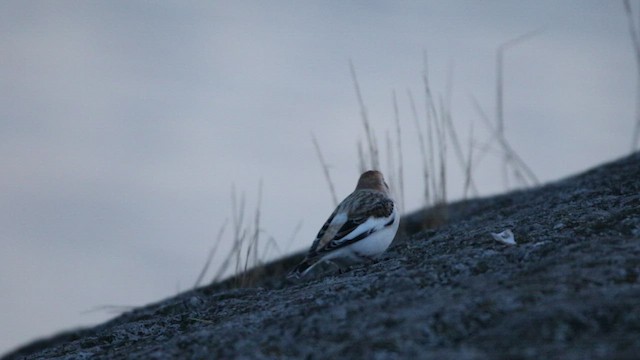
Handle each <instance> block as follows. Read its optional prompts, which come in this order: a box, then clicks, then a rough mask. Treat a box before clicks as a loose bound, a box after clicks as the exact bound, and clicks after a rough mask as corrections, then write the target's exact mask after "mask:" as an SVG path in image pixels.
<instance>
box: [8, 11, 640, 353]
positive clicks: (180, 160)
mask: <svg viewBox="0 0 640 360" xmlns="http://www.w3.org/2000/svg"><path fill="white" fill-rule="evenodd" d="M537 30H539V31H540V32H538V33H537V34H536V35H535V36H533V37H531V38H529V39H528V40H527V41H525V42H523V43H520V44H518V45H517V46H514V47H513V48H511V49H510V50H508V52H507V53H506V57H505V66H504V79H505V88H504V94H505V96H504V104H505V105H504V114H505V115H504V116H505V129H506V135H507V138H508V139H509V141H510V142H511V144H512V146H513V147H514V148H515V150H516V151H517V152H518V154H519V155H520V156H521V157H522V158H523V159H524V160H525V161H526V163H527V164H528V165H529V166H530V167H531V169H532V170H533V171H534V172H535V174H536V176H537V177H538V178H539V179H540V180H541V181H542V182H543V183H544V182H549V181H553V180H556V179H560V178H562V177H565V176H568V175H572V174H574V173H576V172H579V171H582V170H586V169H588V168H589V167H592V166H595V165H598V164H600V163H602V162H604V161H608V160H613V159H615V158H618V157H620V156H623V155H626V154H627V153H629V150H630V144H631V132H632V129H633V116H634V106H635V105H634V98H635V78H636V70H635V64H634V62H633V61H634V57H633V53H632V51H631V46H630V40H629V35H628V28H627V23H626V18H625V15H624V11H623V7H622V3H621V2H618V1H601V0H592V1H588V0H575V1H569V0H566V1H556V0H548V1H527V2H523V1H447V2H444V1H423V2H411V1H408V2H396V1H386V2H383V1H350V2H338V1H334V2H327V1H325V2H299V1H280V2H238V1H227V2H221V1H202V2H197V1H193V2H190V3H189V4H188V5H185V3H184V2H182V1H175V2H172V1H162V2H158V1H102V2H97V1H83V2H71V1H55V2H44V1H2V2H0V82H1V84H2V86H0V242H1V244H2V247H1V251H0V309H2V311H0V324H2V325H1V327H0V353H4V352H6V351H8V350H9V349H10V348H14V347H16V346H18V345H19V344H22V343H25V342H26V341H29V340H32V339H34V338H37V337H41V336H46V335H51V334H53V333H55V332H58V331H60V330H64V329H69V328H72V327H75V326H79V325H90V324H95V323H98V322H101V321H104V320H106V319H108V318H109V317H111V316H113V315H112V314H110V313H108V312H105V311H89V312H87V311H88V310H91V309H93V308H95V307H97V306H101V305H132V306H136V305H143V304H146V303H149V302H154V301H158V300H161V299H163V298H165V297H167V296H171V295H173V294H175V293H176V292H177V291H183V290H185V289H188V288H189V287H190V286H193V283H194V281H195V279H196V277H197V275H198V273H199V271H200V269H201V268H202V266H203V264H204V261H205V259H206V254H207V252H208V251H209V249H210V248H211V246H212V245H213V243H214V240H215V237H216V233H217V232H218V230H219V229H220V227H221V226H222V225H223V224H224V222H225V219H230V218H231V189H232V185H234V186H235V188H236V189H237V191H238V193H240V192H243V191H244V192H245V194H246V204H247V205H246V206H247V208H248V209H249V210H251V211H253V209H254V208H255V207H256V202H257V196H258V187H259V183H260V182H261V181H262V184H263V196H262V208H261V209H262V219H261V230H262V231H263V232H262V236H263V237H264V238H267V237H273V239H275V241H276V243H277V244H278V247H279V248H280V252H278V251H276V250H274V249H272V250H271V251H270V253H269V254H267V255H266V257H268V258H273V257H277V256H281V255H283V254H286V253H290V252H292V251H299V250H302V249H304V248H306V247H308V246H309V245H310V244H311V241H312V239H313V237H314V235H315V233H316V232H317V230H318V228H319V227H320V225H321V224H322V223H323V222H324V220H325V219H326V217H327V216H328V215H329V213H330V212H331V211H332V210H333V203H332V200H331V196H330V193H329V190H328V186H327V185H326V182H325V179H324V177H323V175H322V171H321V168H320V165H319V163H318V160H317V158H316V154H315V152H314V148H313V144H312V142H311V133H314V134H315V136H316V137H317V139H318V141H319V143H320V146H321V147H322V150H323V155H324V157H325V159H326V161H327V162H328V163H329V165H330V171H331V175H332V178H333V181H334V183H335V187H336V192H337V194H338V197H340V198H342V197H344V196H346V195H347V194H348V193H349V192H351V191H352V189H353V187H354V186H355V183H356V180H357V177H358V175H359V174H358V156H357V143H358V141H363V140H364V139H365V136H364V131H363V126H362V122H361V120H360V115H359V114H360V111H359V108H358V103H357V99H356V95H355V92H354V86H353V82H352V80H351V75H350V72H349V61H350V60H351V61H352V62H353V64H354V66H355V68H356V71H357V74H358V78H359V82H360V86H361V89H362V94H363V98H364V101H365V103H366V106H367V110H368V114H369V117H370V119H371V122H372V126H373V128H374V131H375V133H376V137H377V138H378V139H379V140H380V143H381V146H382V147H383V152H384V143H385V141H384V139H385V134H386V132H387V131H389V132H390V134H395V128H394V122H393V121H394V120H393V119H394V117H393V114H394V113H393V106H392V100H391V99H392V96H391V94H392V91H394V90H395V91H396V92H397V95H398V105H399V113H400V121H401V127H402V136H403V156H404V169H405V192H406V195H405V209H406V210H407V211H411V210H415V209H418V208H419V207H420V206H421V205H422V203H423V197H422V183H423V182H422V181H423V180H422V177H421V173H422V168H421V166H422V165H421V164H422V160H421V156H420V151H419V146H418V141H417V136H416V132H415V124H414V122H413V118H412V117H411V110H410V106H409V101H408V96H407V90H410V91H411V92H412V93H413V94H414V96H415V97H416V99H417V102H418V111H419V115H420V116H421V118H423V117H424V114H423V113H424V110H423V109H424V102H423V99H424V92H423V91H422V83H421V81H422V80H421V75H422V72H423V53H424V52H427V53H428V60H429V72H430V75H431V76H430V79H431V86H432V90H433V92H434V94H436V96H438V97H439V96H446V88H447V78H448V76H447V73H448V72H449V73H450V74H451V77H450V78H451V79H452V91H451V96H452V100H451V113H452V119H453V123H454V126H455V127H456V129H457V130H458V132H459V135H460V137H461V139H464V141H463V142H464V146H465V148H466V144H467V140H466V139H467V138H468V136H469V131H470V129H471V128H472V127H473V129H474V130H473V131H474V139H475V140H474V142H475V143H476V145H477V146H476V147H475V148H474V151H476V152H477V151H479V144H481V143H483V142H484V141H486V140H487V139H489V133H488V132H487V130H486V128H485V127H484V125H483V122H482V121H481V119H480V116H479V115H478V112H477V111H476V110H475V109H474V106H473V103H472V101H471V98H472V97H475V98H477V99H478V102H479V103H480V105H481V106H482V107H483V108H484V109H485V111H486V112H487V114H488V115H489V116H490V117H491V118H492V119H493V118H494V113H495V111H494V110H495V105H494V104H495V97H494V94H495V78H496V72H495V51H496V48H497V47H498V46H499V45H500V44H502V43H504V42H506V41H508V40H510V39H513V38H515V37H517V36H520V35H522V34H525V33H528V32H531V31H537ZM449 69H450V70H449ZM394 139H395V138H394ZM394 141H395V140H394ZM465 151H466V149H465ZM448 154H449V159H450V161H449V162H448V164H449V166H448V171H449V172H448V174H447V175H448V185H447V186H448V190H449V198H450V199H454V200H455V199H459V198H460V197H461V196H462V189H463V182H464V180H463V178H462V176H461V175H460V174H461V172H460V170H459V169H458V167H457V163H456V161H455V158H454V157H453V151H452V150H451V148H449V152H448ZM385 166H386V160H383V170H386V167H385ZM501 169H502V167H501V160H500V158H499V156H496V154H495V153H493V152H492V153H490V154H489V155H487V156H486V157H485V158H484V159H483V160H482V161H481V162H479V163H478V164H477V168H476V169H475V172H474V179H475V181H476V183H477V186H478V189H479V191H480V194H481V195H490V194H495V193H498V192H502V191H505V184H504V183H503V180H502V173H501ZM247 216H249V214H248V215H247ZM251 216H252V215H251ZM299 223H301V224H302V226H301V228H300V230H299V231H298V232H297V236H295V237H294V238H293V240H291V241H290V238H291V235H292V233H293V232H294V229H295V228H296V226H297V224H299ZM230 235H231V234H230V233H229V232H227V233H226V235H225V237H224V240H223V241H224V242H223V244H222V245H221V248H220V252H221V254H219V255H218V256H216V257H215V258H214V264H213V265H212V267H213V268H216V267H217V266H218V265H219V264H220V262H221V260H222V258H223V254H222V253H225V251H228V249H229V246H230V242H231V236H230ZM212 276H213V272H210V273H209V274H208V275H207V278H206V280H207V281H210V280H211V277H212Z"/></svg>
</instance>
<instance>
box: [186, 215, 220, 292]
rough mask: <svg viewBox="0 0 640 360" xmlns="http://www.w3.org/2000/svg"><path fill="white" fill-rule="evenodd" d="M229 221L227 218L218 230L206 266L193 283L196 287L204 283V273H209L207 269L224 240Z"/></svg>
mask: <svg viewBox="0 0 640 360" xmlns="http://www.w3.org/2000/svg"><path fill="white" fill-rule="evenodd" d="M227 222H228V219H225V221H224V223H223V224H222V226H221V227H220V230H218V235H217V236H216V242H215V244H214V245H213V247H212V248H211V250H209V255H207V261H206V262H205V264H204V266H203V267H202V271H200V274H199V275H198V279H197V280H196V282H195V284H194V285H193V288H194V289H195V288H197V287H198V286H200V284H201V283H202V279H203V278H204V275H205V274H206V273H207V270H209V266H210V265H211V261H212V260H213V256H214V255H215V254H216V252H217V251H218V246H219V245H220V242H221V240H222V235H223V234H224V231H225V229H226V227H227Z"/></svg>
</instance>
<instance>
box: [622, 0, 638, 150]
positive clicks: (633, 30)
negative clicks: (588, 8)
mask: <svg viewBox="0 0 640 360" xmlns="http://www.w3.org/2000/svg"><path fill="white" fill-rule="evenodd" d="M624 8H625V13H626V14H627V20H628V21H627V22H628V24H629V35H630V36H631V43H632V46H633V50H634V52H635V58H636V123H635V126H634V128H633V135H632V138H631V152H632V153H633V152H635V151H636V150H637V149H638V145H639V142H640V35H639V33H640V29H638V24H636V23H635V21H634V20H633V9H632V8H631V2H630V1H629V0H624Z"/></svg>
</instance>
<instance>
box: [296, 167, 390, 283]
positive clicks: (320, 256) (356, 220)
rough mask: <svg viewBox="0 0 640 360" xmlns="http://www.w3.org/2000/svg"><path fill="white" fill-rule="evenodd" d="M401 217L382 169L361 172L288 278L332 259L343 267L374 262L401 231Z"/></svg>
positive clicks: (300, 275) (297, 275)
mask: <svg viewBox="0 0 640 360" xmlns="http://www.w3.org/2000/svg"><path fill="white" fill-rule="evenodd" d="M399 223H400V216H399V214H398V211H397V209H396V206H395V203H394V201H393V199H392V198H391V194H390V190H389V185H387V183H386V182H385V180H384V177H383V175H382V173H381V172H380V171H377V170H369V171H366V172H364V173H363V174H362V175H360V178H359V179H358V184H357V185H356V188H355V190H354V191H353V192H352V193H351V194H350V195H349V196H347V197H346V198H345V199H344V200H342V202H340V204H338V206H337V207H336V209H335V210H334V211H333V213H332V214H331V215H330V216H329V218H328V219H327V221H326V222H325V223H324V225H322V227H321V228H320V231H318V235H316V238H315V240H314V241H313V243H312V245H311V248H310V249H309V251H308V252H307V254H306V256H305V258H304V260H302V262H301V263H300V264H298V266H296V267H295V268H294V269H293V270H292V271H291V272H290V273H289V274H288V276H287V277H288V278H290V279H297V278H301V277H303V276H305V275H306V274H307V273H308V272H309V271H311V269H313V268H314V267H315V266H316V265H318V264H320V263H322V262H325V261H329V262H331V263H334V264H335V265H338V267H342V266H344V265H351V264H355V263H361V262H366V261H373V260H375V259H376V258H377V257H379V256H380V255H381V254H382V253H384V252H385V251H386V250H387V248H388V247H389V245H390V244H391V241H393V238H394V237H395V235H396V232H397V231H398V225H399Z"/></svg>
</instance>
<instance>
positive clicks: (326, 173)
mask: <svg viewBox="0 0 640 360" xmlns="http://www.w3.org/2000/svg"><path fill="white" fill-rule="evenodd" d="M311 140H312V141H313V146H314V147H315V149H316V154H317V155H318V160H319V161H320V165H321V166H322V172H323V173H324V178H325V179H326V180H327V184H328V185H329V191H330V192H331V199H332V200H333V205H334V206H338V197H337V196H336V189H335V187H334V186H333V181H331V175H330V174H329V166H328V165H327V162H326V161H324V157H323V156H322V151H321V150H320V145H318V140H317V139H316V136H315V135H314V134H313V133H312V134H311Z"/></svg>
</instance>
